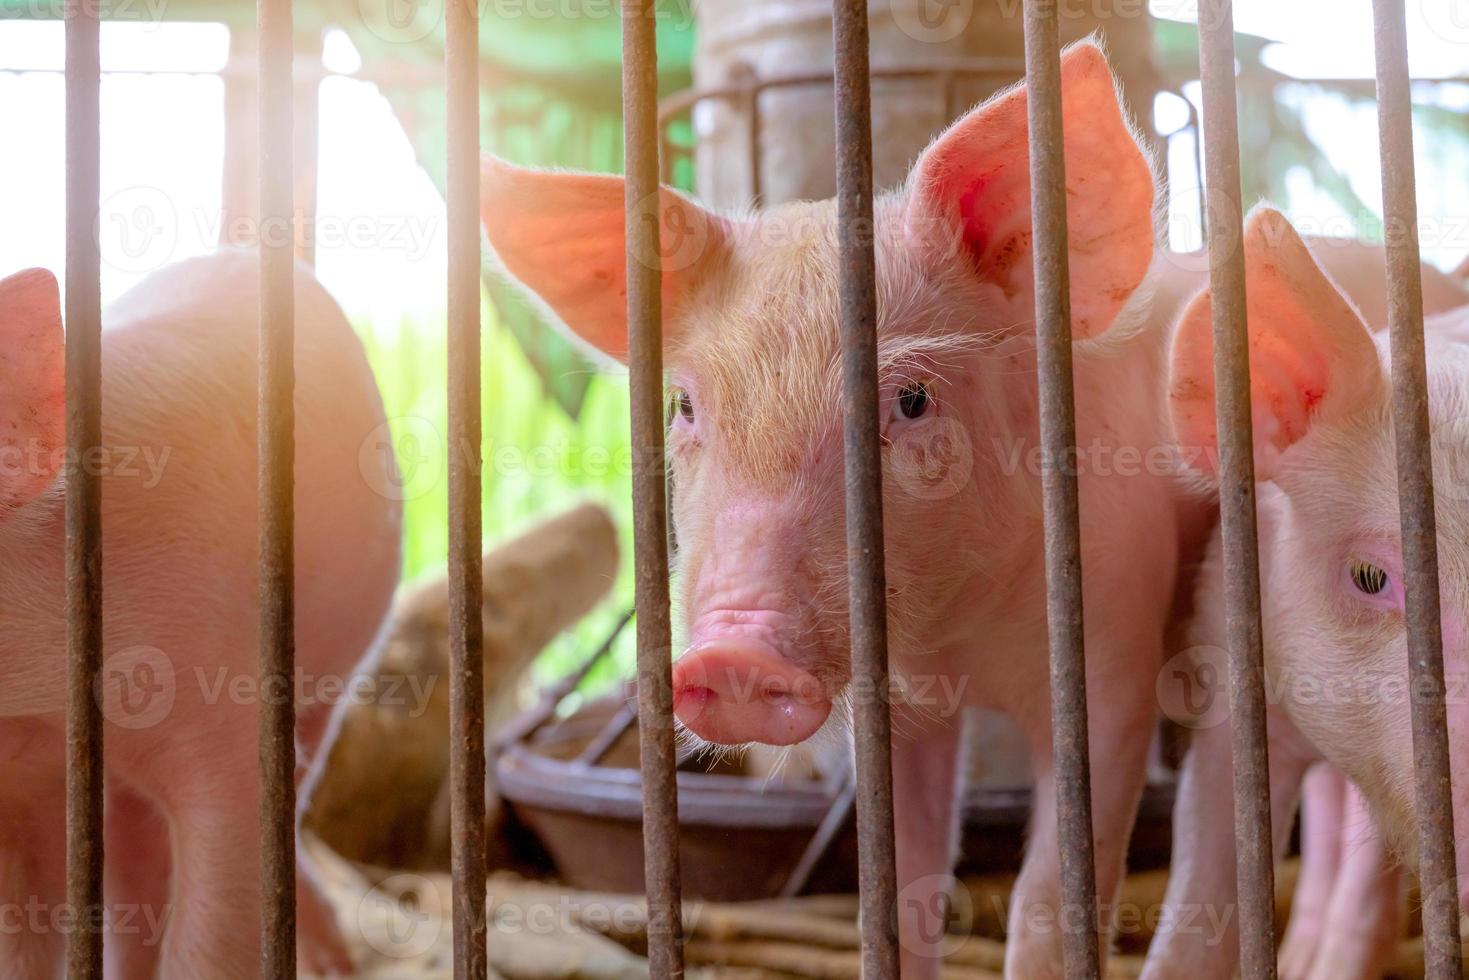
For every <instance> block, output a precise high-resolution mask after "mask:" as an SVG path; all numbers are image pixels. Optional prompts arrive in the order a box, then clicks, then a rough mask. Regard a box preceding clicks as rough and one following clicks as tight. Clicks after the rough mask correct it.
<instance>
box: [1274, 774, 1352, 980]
mask: <svg viewBox="0 0 1469 980" xmlns="http://www.w3.org/2000/svg"><path fill="white" fill-rule="evenodd" d="M1346 789H1347V781H1346V777H1345V776H1343V775H1342V774H1341V771H1340V770H1338V769H1336V768H1335V767H1333V766H1331V765H1328V764H1327V763H1318V764H1316V765H1314V766H1312V767H1311V768H1310V770H1308V771H1307V773H1306V781H1305V784H1304V786H1303V787H1302V791H1301V874H1300V877H1299V878H1298V879H1297V881H1296V892H1295V896H1294V897H1293V898H1292V899H1291V906H1290V922H1289V924H1288V925H1287V926H1286V928H1285V938H1283V939H1282V940H1281V942H1280V976H1281V980H1303V978H1305V977H1307V976H1308V975H1309V974H1310V972H1311V963H1312V962H1313V961H1314V960H1315V959H1316V950H1317V949H1318V948H1319V947H1320V944H1321V931H1322V929H1323V928H1324V927H1325V924H1326V912H1327V908H1328V907H1329V906H1330V904H1331V890H1332V886H1333V885H1334V884H1335V883H1336V879H1337V873H1338V871H1339V870H1340V868H1341V856H1342V847H1341V837H1342V813H1343V810H1344V808H1345V805H1346Z"/></svg>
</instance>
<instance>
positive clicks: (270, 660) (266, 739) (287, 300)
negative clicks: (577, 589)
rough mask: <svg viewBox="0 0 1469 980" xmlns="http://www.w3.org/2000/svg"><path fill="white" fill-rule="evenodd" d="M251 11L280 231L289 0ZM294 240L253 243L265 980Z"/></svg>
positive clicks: (289, 584) (290, 549) (282, 701)
mask: <svg viewBox="0 0 1469 980" xmlns="http://www.w3.org/2000/svg"><path fill="white" fill-rule="evenodd" d="M256 16H257V18H258V28H259V32H260V61H259V72H260V79H259V84H260V148H259V149H260V219H261V227H278V228H283V229H290V228H291V227H292V225H291V217H292V205H293V194H292V190H293V184H294V180H293V177H294V174H293V167H292V123H293V117H292V99H293V94H294V93H293V83H292V78H291V75H292V67H291V62H292V59H293V57H294V53H295V44H294V36H293V30H294V29H293V25H292V16H291V4H290V0H260V3H259V5H258V6H257V8H256ZM272 238H274V240H273V241H272V240H271V239H272ZM294 239H295V236H294V235H289V234H288V235H276V236H268V235H262V236H261V240H260V365H259V371H260V376H259V385H260V404H259V413H260V417H259V429H258V449H259V462H258V465H259V474H258V476H259V496H258V504H257V506H258V507H259V511H260V529H259V535H260V667H259V669H260V683H261V687H260V690H261V699H260V873H261V884H262V888H261V893H262V896H263V899H264V908H262V909H261V926H262V928H261V933H260V962H261V976H262V977H268V978H271V980H290V978H293V977H295V975H296V836H295V827H296V786H295V771H296V742H295V726H296V705H295V699H294V697H293V695H292V692H293V691H294V690H295V687H294V685H293V684H292V676H293V674H294V672H295V659H296V651H295V560H294V557H295V556H294V537H295V531H294V525H295V512H294V507H293V504H294V501H293V495H294V484H295V481H294V479H293V472H294V467H295V404H294V402H295V387H296V379H295V357H294V354H295V259H294V254H293V246H294Z"/></svg>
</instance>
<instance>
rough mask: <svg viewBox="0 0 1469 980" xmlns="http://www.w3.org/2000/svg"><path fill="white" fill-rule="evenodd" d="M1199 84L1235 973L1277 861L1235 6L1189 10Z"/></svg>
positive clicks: (1259, 953) (1269, 967)
mask: <svg viewBox="0 0 1469 980" xmlns="http://www.w3.org/2000/svg"><path fill="white" fill-rule="evenodd" d="M1199 78H1200V81H1201V82H1202V85H1203V102H1204V112H1203V129H1204V193H1205V194H1206V195H1207V199H1208V201H1209V205H1210V206H1209V208H1208V215H1209V221H1208V243H1209V287H1210V290H1211V303H1212V309H1213V318H1214V384H1215V388H1216V391H1217V395H1216V398H1217V415H1218V419H1219V483H1220V486H1219V510H1220V524H1221V529H1222V531H1223V537H1224V567H1225V569H1226V572H1225V576H1224V580H1225V582H1226V586H1225V593H1224V608H1225V623H1226V632H1227V635H1228V638H1229V665H1230V666H1229V681H1230V684H1229V691H1230V710H1231V715H1230V717H1231V719H1232V726H1233V744H1234V828H1235V831H1234V832H1235V847H1236V853H1237V860H1238V864H1237V867H1236V874H1237V877H1238V882H1239V902H1240V909H1239V937H1240V975H1241V976H1242V977H1244V978H1245V980H1255V978H1274V976H1275V922H1274V909H1275V902H1274V891H1275V870H1274V866H1273V863H1272V862H1273V850H1272V845H1271V840H1270V838H1271V833H1270V763H1269V757H1268V754H1267V750H1266V744H1265V676H1264V656H1263V652H1262V646H1261V634H1260V563H1259V541H1258V539H1257V536H1256V529H1255V455H1254V453H1255V450H1254V438H1253V434H1252V431H1251V416H1250V351H1249V334H1248V331H1247V324H1246V313H1245V257H1244V253H1243V251H1242V250H1241V248H1240V243H1241V242H1242V241H1243V240H1244V238H1243V234H1244V233H1243V211H1242V209H1241V206H1240V194H1241V190H1240V164H1239V119H1238V111H1237V108H1236V105H1235V83H1234V11H1233V4H1232V3H1231V2H1230V0H1212V3H1210V4H1206V5H1204V6H1203V7H1201V9H1200V11H1199Z"/></svg>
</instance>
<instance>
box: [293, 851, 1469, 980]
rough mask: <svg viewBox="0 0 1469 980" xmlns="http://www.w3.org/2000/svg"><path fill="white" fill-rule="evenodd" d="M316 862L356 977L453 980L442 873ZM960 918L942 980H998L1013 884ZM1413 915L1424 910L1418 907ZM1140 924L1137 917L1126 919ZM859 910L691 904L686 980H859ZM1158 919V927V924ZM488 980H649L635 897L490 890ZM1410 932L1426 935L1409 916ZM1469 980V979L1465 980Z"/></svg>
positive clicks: (1417, 960)
mask: <svg viewBox="0 0 1469 980" xmlns="http://www.w3.org/2000/svg"><path fill="white" fill-rule="evenodd" d="M313 855H314V856H316V857H317V858H318V860H319V863H320V865H321V866H322V867H323V868H324V869H325V872H324V874H325V878H326V884H327V887H328V889H329V891H330V893H331V896H332V899H333V902H334V904H335V906H336V909H337V913H338V916H339V918H340V921H341V924H342V927H343V931H344V933H345V934H346V935H347V936H348V938H349V942H350V943H351V945H352V947H353V950H352V952H353V955H354V958H355V959H356V962H357V965H358V971H359V972H358V975H359V976H364V977H369V978H374V980H388V978H402V980H410V978H412V980H419V978H423V980H440V978H442V980H449V978H450V977H451V976H452V969H451V964H452V950H453V942H452V938H453V937H452V926H451V919H450V912H449V909H450V905H449V878H448V876H447V875H445V874H441V873H420V872H392V871H384V870H381V869H371V875H370V876H369V874H368V873H364V869H360V868H358V867H356V866H354V865H351V864H349V863H348V862H346V861H343V860H342V859H340V858H338V857H336V855H334V854H332V853H330V852H329V851H327V850H326V849H325V848H322V847H320V845H315V846H314V847H313ZM1295 876H1296V865H1295V863H1294V862H1288V863H1286V864H1284V865H1282V866H1281V867H1280V868H1279V869H1278V871H1277V875H1276V878H1277V881H1276V898H1277V900H1276V916H1277V920H1278V921H1283V918H1284V916H1285V915H1286V913H1287V912H1288V910H1289V900H1290V894H1291V890H1292V889H1293V887H1294V884H1295ZM1165 882H1166V876H1165V875H1164V874H1163V873H1162V872H1144V873H1140V874H1135V875H1132V876H1130V877H1129V878H1128V879H1127V882H1126V884H1125V885H1124V887H1123V892H1122V895H1121V899H1120V903H1119V906H1118V908H1119V913H1118V939H1117V943H1116V949H1117V951H1118V952H1117V953H1116V954H1115V955H1114V956H1113V957H1112V959H1111V961H1110V966H1109V969H1108V972H1107V976H1108V978H1109V980H1123V978H1133V977H1136V976H1137V975H1138V972H1139V970H1140V968H1141V966H1142V956H1141V954H1142V953H1143V951H1144V950H1145V949H1146V947H1147V942H1148V940H1149V938H1150V936H1151V928H1152V927H1153V926H1154V925H1155V924H1156V921H1155V919H1156V914H1157V913H1156V910H1157V908H1158V906H1159V902H1160V900H1161V896H1162V894H1163V886H1164V884H1165ZM963 883H964V885H965V891H966V892H967V899H968V901H967V902H966V901H965V898H966V895H965V894H962V893H961V894H960V895H959V896H957V897H956V909H959V908H960V907H962V906H965V905H967V906H968V908H967V909H961V912H962V913H963V919H964V920H967V921H968V923H969V924H970V928H969V934H968V935H958V934H955V935H953V936H952V940H953V941H952V943H951V944H950V945H951V946H952V949H951V950H950V951H949V952H948V954H947V957H946V960H945V968H944V971H943V977H944V980H999V978H1000V968H1001V964H1002V962H1003V958H1004V943H1003V941H1001V940H1000V939H999V938H998V937H999V935H1000V932H999V921H1000V916H1001V915H1002V914H1003V910H1004V909H1005V908H1006V903H1007V898H1008V894H1009V887H1010V880H1009V879H1008V878H1003V877H980V878H968V879H964V882H963ZM1409 904H1410V908H1412V907H1414V903H1413V902H1410V903H1409ZM1129 910H1131V913H1132V914H1129ZM856 911H857V900H856V897H855V896H852V895H832V896H817V897H811V898H800V899H795V900H792V901H770V902H748V903H740V904H714V903H692V902H691V903H689V904H688V906H687V907H686V913H685V917H686V925H687V928H688V930H689V938H688V942H687V944H686V946H685V956H686V960H687V965H688V975H689V976H690V977H691V978H703V980H713V978H719V980H736V978H739V980H767V978H768V980H777V978H780V980H784V978H790V977H817V978H824V980H858V978H859V976H860V970H859V966H858V953H857V945H858V939H859V932H858V928H857V925H856ZM1150 911H1151V914H1150ZM488 915H489V916H490V930H489V963H490V976H491V977H499V978H504V980H553V978H554V980H583V978H584V980H633V978H638V977H646V976H647V975H648V968H647V961H646V960H645V959H644V958H643V956H642V955H641V953H642V951H643V950H645V949H646V935H645V932H644V925H645V922H644V909H643V904H642V902H641V900H640V899H638V898H636V897H628V896H619V895H606V894H595V893H590V892H579V891H574V890H570V889H567V888H564V887H562V886H559V885H556V884H554V883H550V882H539V881H530V880H527V879H524V878H520V877H518V876H514V875H509V874H495V875H493V876H492V877H491V879H490V885H489V906H488ZM1409 918H1410V920H1411V921H1410V923H1409V930H1408V931H1409V932H1410V933H1414V932H1416V926H1417V923H1416V918H1415V917H1414V916H1412V915H1411V913H1410V916H1409ZM1388 976H1389V977H1392V978H1395V980H1417V978H1421V977H1422V976H1423V949H1422V939H1421V938H1420V937H1417V936H1410V937H1408V938H1404V939H1403V941H1402V942H1401V943H1400V945H1399V951H1398V960H1397V963H1396V964H1395V965H1394V967H1393V969H1392V970H1391V972H1390V973H1389V974H1388ZM1466 976H1469V973H1466Z"/></svg>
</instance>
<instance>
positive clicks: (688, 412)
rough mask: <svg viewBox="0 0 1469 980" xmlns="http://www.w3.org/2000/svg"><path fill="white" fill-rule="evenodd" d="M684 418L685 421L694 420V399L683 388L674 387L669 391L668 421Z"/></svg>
mask: <svg viewBox="0 0 1469 980" xmlns="http://www.w3.org/2000/svg"><path fill="white" fill-rule="evenodd" d="M676 419H683V420H684V421H685V422H692V421H693V420H694V401H693V399H692V398H690V397H689V393H688V392H687V391H684V390H683V389H682V388H673V389H671V390H670V391H669V392H668V421H669V422H673V421H675V420H676Z"/></svg>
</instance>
